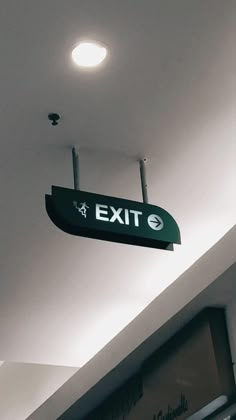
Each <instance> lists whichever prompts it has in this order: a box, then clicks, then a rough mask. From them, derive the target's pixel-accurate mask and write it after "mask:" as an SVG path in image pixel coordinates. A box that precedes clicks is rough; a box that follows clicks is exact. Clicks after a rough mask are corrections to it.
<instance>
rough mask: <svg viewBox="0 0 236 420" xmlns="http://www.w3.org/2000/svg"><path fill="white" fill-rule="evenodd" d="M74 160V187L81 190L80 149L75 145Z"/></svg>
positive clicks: (73, 150)
mask: <svg viewBox="0 0 236 420" xmlns="http://www.w3.org/2000/svg"><path fill="white" fill-rule="evenodd" d="M72 162H73V176H74V188H75V190H79V189H80V188H79V149H78V148H77V147H73V149H72Z"/></svg>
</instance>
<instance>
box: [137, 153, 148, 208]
mask: <svg viewBox="0 0 236 420" xmlns="http://www.w3.org/2000/svg"><path fill="white" fill-rule="evenodd" d="M146 163H147V159H146V158H144V159H141V160H140V161H139V167H140V178H141V187H142V195H143V202H144V203H146V204H148V187H147V178H146Z"/></svg>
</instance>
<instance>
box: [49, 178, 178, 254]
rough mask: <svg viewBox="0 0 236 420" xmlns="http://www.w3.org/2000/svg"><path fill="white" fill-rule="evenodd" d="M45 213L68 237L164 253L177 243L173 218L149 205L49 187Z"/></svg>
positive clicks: (176, 228)
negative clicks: (80, 237) (99, 240)
mask: <svg viewBox="0 0 236 420" xmlns="http://www.w3.org/2000/svg"><path fill="white" fill-rule="evenodd" d="M46 209H47V212H48V215H49V217H50V218H51V220H52V221H53V223H54V224H55V225H56V226H57V227H58V228H60V229H61V230H63V231H64V232H67V233H70V234H72V235H77V236H83V237H87V238H93V239H101V240H105V241H111V242H119V243H124V244H130V245H139V246H145V247H151V248H159V249H168V250H172V249H173V244H180V243H181V242H180V231H179V228H178V225H177V223H176V222H175V220H174V219H173V217H172V216H171V215H170V214H169V213H168V212H167V211H165V210H164V209H162V208H160V207H157V206H154V205H151V204H146V203H140V202H137V201H131V200H125V199H121V198H117V197H109V196H105V195H99V194H93V193H90V192H85V191H77V190H71V189H68V188H61V187H56V186H52V194H51V195H46Z"/></svg>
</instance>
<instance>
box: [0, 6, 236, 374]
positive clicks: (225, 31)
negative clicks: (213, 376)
mask: <svg viewBox="0 0 236 420" xmlns="http://www.w3.org/2000/svg"><path fill="white" fill-rule="evenodd" d="M0 28H1V37H0V50H1V58H2V59H1V66H0V92H1V104H0V133H1V137H0V139H1V140H0V144H1V154H0V191H1V195H0V216H1V242H0V320H1V321H0V336H1V344H0V359H1V360H6V361H9V362H20V363H24V362H30V363H42V364H51V365H63V366H77V367H79V366H83V365H84V364H85V363H86V362H87V361H88V360H90V359H91V357H92V356H94V355H95V354H96V353H97V352H98V351H99V350H100V349H101V348H102V347H103V346H104V345H105V344H106V343H107V342H109V341H110V340H111V339H112V338H113V337H114V336H116V335H117V334H118V333H119V332H120V331H121V330H122V329H123V328H124V327H125V326H126V325H127V324H129V323H130V322H131V321H132V319H134V317H135V316H137V315H138V314H139V313H140V312H141V311H142V310H143V309H144V308H145V307H146V306H147V305H148V304H149V303H150V302H151V301H152V300H153V299H154V298H156V297H157V296H158V295H159V294H160V293H161V292H162V291H163V290H164V289H165V288H166V287H167V286H168V285H169V284H171V283H172V282H174V280H175V279H176V278H177V277H178V276H179V275H180V274H182V273H183V272H184V271H185V270H186V269H187V268H188V267H189V266H191V265H192V264H193V262H194V261H196V260H197V259H198V258H199V257H200V256H201V255H202V254H203V253H204V252H205V251H207V250H208V249H209V248H210V247H211V246H212V245H213V244H214V243H215V242H216V241H217V240H218V239H220V238H221V237H222V236H223V235H224V234H225V233H226V232H227V231H228V230H229V229H230V228H231V227H232V226H233V225H234V224H235V214H236V199H235V195H234V191H235V182H236V170H235V155H236V142H235V136H236V118H235V114H236V112H235V111H236V60H235V32H236V29H235V28H236V2H235V1H234V0H227V2H223V1H222V0H208V1H199V0H191V1H189V0H178V1H173V0H159V1H157V0H146V1H144V0H120V1H111V0H100V1H99V2H98V1H97V0H86V1H82V0H81V1H78V0H68V1H66V2H65V1H62V0H57V1H56V0H51V1H50V2H49V1H43V0H42V1H40V2H38V1H32V0H25V1H24V5H23V6H22V2H19V1H16V0H2V1H1V5H0ZM81 37H90V38H93V39H96V40H100V41H103V42H105V43H106V44H107V45H108V46H109V47H110V51H111V54H110V58H109V60H108V62H107V63H106V65H105V66H104V67H103V68H101V69H100V70H97V71H95V72H91V71H90V72H89V73H86V72H80V71H78V69H77V68H76V67H75V66H74V65H73V64H72V62H71V59H70V53H71V49H72V47H73V46H74V44H75V43H76V42H77V41H78V40H79V39H80V38H81ZM55 111H56V112H59V113H60V114H61V115H62V122H61V124H60V125H59V126H58V127H52V126H50V125H49V122H48V121H47V114H48V112H55ZM72 144H79V145H80V147H81V171H82V180H81V183H82V188H83V189H85V190H88V191H94V192H98V193H104V194H108V195H109V194H110V195H115V196H120V197H127V198H130V199H136V200H139V199H140V196H141V195H140V185H139V178H138V165H137V162H136V160H137V158H138V157H141V156H144V155H145V156H147V157H148V158H149V162H148V180H149V196H150V202H152V203H153V204H156V205H159V206H161V207H164V208H165V209H166V210H167V211H169V212H170V213H171V214H172V215H173V216H174V217H175V218H176V220H177V222H178V224H179V226H180V229H181V233H182V242H183V244H182V245H181V246H179V247H176V250H175V252H174V253H165V252H164V251H157V250H151V249H144V248H138V247H137V248H135V247H131V246H124V245H119V244H111V243H105V242H100V241H92V240H89V239H83V238H81V239H80V238H78V237H72V236H69V235H66V234H65V233H63V232H60V231H59V230H57V229H56V227H55V226H54V225H53V224H52V223H51V221H50V220H49V219H48V217H47V214H46V211H45V206H44V194H45V193H48V192H49V191H50V187H51V185H52V184H56V185H61V186H68V187H70V186H72V168H71V152H70V147H71V145H72ZM3 366H4V365H3Z"/></svg>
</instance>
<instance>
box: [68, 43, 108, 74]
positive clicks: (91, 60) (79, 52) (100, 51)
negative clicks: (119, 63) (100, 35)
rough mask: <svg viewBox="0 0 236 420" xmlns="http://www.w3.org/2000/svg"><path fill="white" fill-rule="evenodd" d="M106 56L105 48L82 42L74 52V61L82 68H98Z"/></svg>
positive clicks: (97, 44) (96, 44)
mask: <svg viewBox="0 0 236 420" xmlns="http://www.w3.org/2000/svg"><path fill="white" fill-rule="evenodd" d="M106 56H107V49H106V48H105V46H104V45H101V44H99V43H97V42H92V41H90V42H89V41H86V42H80V44H79V45H77V47H75V48H74V49H73V51H72V59H73V61H74V62H75V63H76V64H77V65H78V66H80V67H87V68H88V67H96V66H98V65H99V64H101V63H102V61H103V60H105V58H106Z"/></svg>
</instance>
